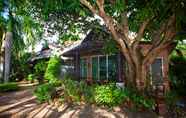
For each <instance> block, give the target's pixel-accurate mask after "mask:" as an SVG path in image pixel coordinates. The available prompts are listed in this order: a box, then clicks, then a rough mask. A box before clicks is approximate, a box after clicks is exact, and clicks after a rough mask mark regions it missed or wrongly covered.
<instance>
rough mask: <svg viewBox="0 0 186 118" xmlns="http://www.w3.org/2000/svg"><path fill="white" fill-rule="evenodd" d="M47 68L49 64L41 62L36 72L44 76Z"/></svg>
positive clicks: (37, 64)
mask: <svg viewBox="0 0 186 118" xmlns="http://www.w3.org/2000/svg"><path fill="white" fill-rule="evenodd" d="M46 68H47V62H46V61H45V60H40V61H39V62H37V63H36V65H35V66H34V70H35V73H36V74H44V72H45V71H46Z"/></svg>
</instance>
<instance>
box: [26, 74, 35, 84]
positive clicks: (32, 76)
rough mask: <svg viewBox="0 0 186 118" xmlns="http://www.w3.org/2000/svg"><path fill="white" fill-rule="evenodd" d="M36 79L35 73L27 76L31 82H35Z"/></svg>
mask: <svg viewBox="0 0 186 118" xmlns="http://www.w3.org/2000/svg"><path fill="white" fill-rule="evenodd" d="M34 79H35V75H34V74H29V75H28V77H27V80H28V81H30V82H31V83H33V82H34Z"/></svg>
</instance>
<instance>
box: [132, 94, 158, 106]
mask: <svg viewBox="0 0 186 118" xmlns="http://www.w3.org/2000/svg"><path fill="white" fill-rule="evenodd" d="M130 99H131V100H132V102H133V103H134V106H135V107H136V108H147V109H154V108H155V101H154V99H152V98H148V97H146V98H145V97H144V96H142V95H138V94H133V95H131V96H130Z"/></svg>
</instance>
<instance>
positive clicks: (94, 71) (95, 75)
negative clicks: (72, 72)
mask: <svg viewBox="0 0 186 118" xmlns="http://www.w3.org/2000/svg"><path fill="white" fill-rule="evenodd" d="M92 78H93V79H94V80H98V57H93V58H92Z"/></svg>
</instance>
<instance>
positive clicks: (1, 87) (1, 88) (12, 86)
mask: <svg viewBox="0 0 186 118" xmlns="http://www.w3.org/2000/svg"><path fill="white" fill-rule="evenodd" d="M18 89H19V87H18V85H17V83H13V82H11V83H3V84H0V92H8V91H16V90H18Z"/></svg>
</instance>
